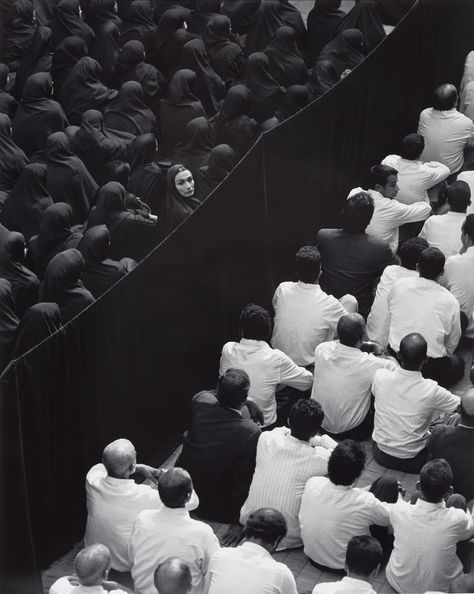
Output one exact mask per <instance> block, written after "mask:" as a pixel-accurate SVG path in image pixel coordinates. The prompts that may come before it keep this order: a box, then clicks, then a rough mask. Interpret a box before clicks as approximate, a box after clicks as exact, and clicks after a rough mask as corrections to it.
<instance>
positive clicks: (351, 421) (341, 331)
mask: <svg viewBox="0 0 474 594" xmlns="http://www.w3.org/2000/svg"><path fill="white" fill-rule="evenodd" d="M364 331H365V322H364V318H363V317H362V316H361V315H360V314H347V315H345V316H342V318H341V319H340V320H339V323H338V324H337V334H338V336H339V340H333V341H331V342H323V343H322V344H320V345H319V346H318V347H317V348H316V351H315V354H314V383H313V390H312V392H311V398H314V399H315V400H317V401H318V402H320V403H321V405H322V407H323V410H324V420H323V422H322V426H323V429H325V430H326V431H328V432H329V433H330V434H331V435H335V436H337V437H338V438H339V439H346V438H351V439H365V438H367V437H369V436H370V434H371V433H372V429H373V412H372V411H370V403H371V398H372V393H371V387H372V381H373V379H374V375H375V372H376V371H377V369H390V370H392V371H393V370H395V369H396V368H397V367H398V365H397V364H396V363H395V362H394V361H393V360H390V359H384V358H382V357H376V356H375V355H373V354H371V353H364V352H362V351H361V350H360V346H361V345H362V341H363V339H364Z"/></svg>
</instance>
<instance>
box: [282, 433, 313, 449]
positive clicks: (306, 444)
mask: <svg viewBox="0 0 474 594" xmlns="http://www.w3.org/2000/svg"><path fill="white" fill-rule="evenodd" d="M284 439H286V440H287V441H288V442H289V443H291V444H293V445H295V446H298V447H300V448H312V447H313V446H312V445H311V444H310V443H309V442H308V441H303V440H302V439H298V438H296V437H293V435H291V433H287V434H286V435H285V436H284Z"/></svg>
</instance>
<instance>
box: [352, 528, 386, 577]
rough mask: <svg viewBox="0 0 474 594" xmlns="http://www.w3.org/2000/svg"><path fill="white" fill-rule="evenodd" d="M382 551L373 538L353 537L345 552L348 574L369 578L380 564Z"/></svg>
mask: <svg viewBox="0 0 474 594" xmlns="http://www.w3.org/2000/svg"><path fill="white" fill-rule="evenodd" d="M382 557H383V551H382V547H381V545H380V543H379V541H378V540H377V539H376V538H374V537H373V536H353V537H352V538H351V539H350V541H349V543H348V545H347V550H346V565H347V568H348V569H349V571H350V572H352V573H355V574H357V575H364V576H369V575H370V574H371V573H372V572H373V571H374V570H375V569H376V568H377V566H378V565H380V563H382Z"/></svg>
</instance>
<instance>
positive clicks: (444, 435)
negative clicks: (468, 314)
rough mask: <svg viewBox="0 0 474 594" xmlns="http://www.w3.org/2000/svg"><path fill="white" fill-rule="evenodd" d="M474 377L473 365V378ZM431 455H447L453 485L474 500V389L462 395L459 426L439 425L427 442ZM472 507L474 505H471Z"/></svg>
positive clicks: (466, 496) (460, 492)
mask: <svg viewBox="0 0 474 594" xmlns="http://www.w3.org/2000/svg"><path fill="white" fill-rule="evenodd" d="M473 380H474V367H473V368H472V369H471V381H473ZM428 454H429V455H430V457H431V458H444V459H445V460H446V461H447V462H449V464H450V466H451V469H452V471H453V487H454V490H455V492H456V493H459V494H460V495H463V496H464V497H465V498H466V500H467V501H468V502H469V503H470V502H471V501H472V500H474V472H473V469H474V389H472V388H471V390H470V391H469V392H468V393H467V394H464V395H463V396H461V419H460V422H459V425H457V426H450V425H436V426H435V427H433V430H432V432H431V437H430V438H429V441H428ZM470 507H472V506H470Z"/></svg>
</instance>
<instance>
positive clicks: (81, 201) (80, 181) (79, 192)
mask: <svg viewBox="0 0 474 594" xmlns="http://www.w3.org/2000/svg"><path fill="white" fill-rule="evenodd" d="M44 160H45V162H46V165H47V166H48V174H47V188H48V192H49V193H50V194H51V196H52V198H53V200H55V201H56V202H59V201H67V202H68V204H69V206H70V208H71V209H72V213H73V215H74V217H75V219H76V222H77V223H83V222H84V221H85V220H86V219H87V215H88V212H89V207H90V203H91V200H92V198H93V196H94V194H95V192H96V190H97V183H96V182H95V181H94V179H93V177H92V175H91V174H90V173H89V171H88V170H87V168H86V166H85V165H84V163H83V162H82V161H81V159H80V158H79V157H77V156H76V155H74V154H73V153H72V152H71V151H70V150H69V141H68V139H67V136H66V135H65V134H64V132H56V133H55V134H51V136H49V137H48V140H47V141H46V146H45V149H44ZM48 210H49V209H48Z"/></svg>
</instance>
